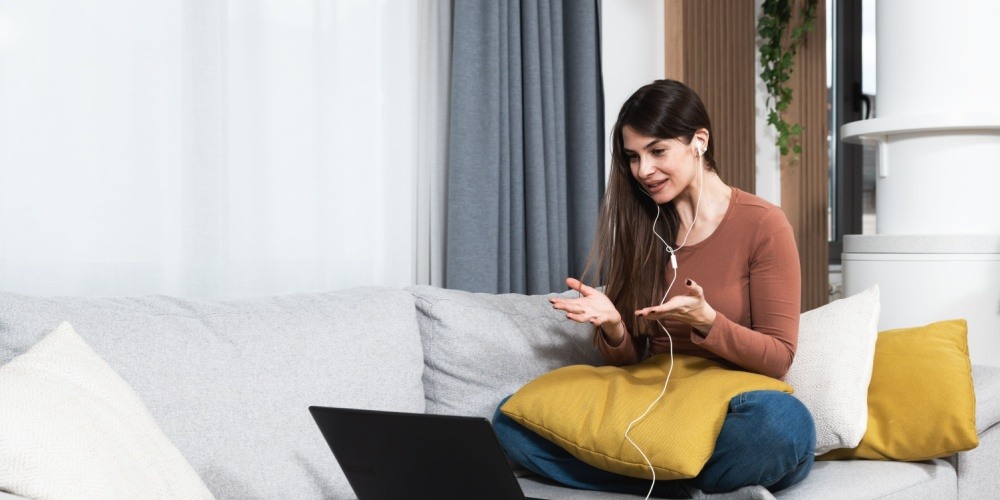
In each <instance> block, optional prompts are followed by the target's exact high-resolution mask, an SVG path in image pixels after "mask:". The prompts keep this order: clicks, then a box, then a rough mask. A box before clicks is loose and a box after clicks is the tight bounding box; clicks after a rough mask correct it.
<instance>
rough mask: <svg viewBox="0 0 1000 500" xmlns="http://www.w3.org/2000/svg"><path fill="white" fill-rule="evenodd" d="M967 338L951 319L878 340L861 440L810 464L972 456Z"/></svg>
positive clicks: (975, 439)
mask: <svg viewBox="0 0 1000 500" xmlns="http://www.w3.org/2000/svg"><path fill="white" fill-rule="evenodd" d="M967 332H968V327H967V325H966V322H965V320H964V319H956V320H950V321H941V322H938V323H932V324H930V325H927V326H922V327H917V328H901V329H898V330H887V331H884V332H881V333H879V335H878V340H877V342H876V344H875V366H874V369H873V370H872V381H871V384H870V385H869V386H868V428H867V430H866V431H865V436H864V437H863V438H862V439H861V444H859V445H858V447H857V448H852V449H840V450H833V451H831V452H829V453H826V454H824V455H821V456H819V457H818V459H819V460H837V459H849V458H867V459H871V460H929V459H932V458H939V457H946V456H948V455H952V454H954V453H956V452H959V451H965V450H970V449H972V448H975V447H976V446H977V445H978V444H979V437H978V435H977V434H976V395H975V392H973V387H972V365H971V363H970V362H969V346H968V341H967Z"/></svg>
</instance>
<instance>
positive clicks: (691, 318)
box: [635, 279, 716, 334]
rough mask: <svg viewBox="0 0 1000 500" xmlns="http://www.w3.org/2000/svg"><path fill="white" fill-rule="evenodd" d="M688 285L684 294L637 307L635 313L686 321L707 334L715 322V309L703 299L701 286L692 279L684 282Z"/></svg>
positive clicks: (657, 318) (654, 317)
mask: <svg viewBox="0 0 1000 500" xmlns="http://www.w3.org/2000/svg"><path fill="white" fill-rule="evenodd" d="M684 284H685V285H687V287H688V292H687V293H686V294H684V295H677V296H675V297H673V298H671V299H670V300H668V301H666V302H664V303H663V304H660V305H658V306H651V307H646V308H644V309H639V310H638V311H636V312H635V315H636V316H638V317H640V318H643V319H647V320H650V321H658V320H661V319H668V320H672V321H680V322H683V323H687V324H689V325H691V326H693V327H695V328H696V329H698V331H700V332H702V334H707V333H708V331H709V330H711V329H712V325H713V324H714V323H715V316H716V314H715V309H712V306H710V305H708V302H706V301H705V294H704V291H703V290H702V289H701V286H700V285H698V284H697V283H695V282H694V281H692V280H690V279H689V280H687V281H685V283H684Z"/></svg>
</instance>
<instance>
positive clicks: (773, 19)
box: [757, 0, 818, 158]
mask: <svg viewBox="0 0 1000 500" xmlns="http://www.w3.org/2000/svg"><path fill="white" fill-rule="evenodd" d="M792 1H793V0H764V5H763V8H762V9H761V15H760V19H758V20H757V34H758V35H760V38H761V40H762V42H763V43H761V46H760V64H761V68H762V69H761V73H760V77H761V79H762V80H763V81H764V85H765V86H766V87H767V93H768V97H767V107H768V113H767V123H768V124H769V125H771V126H773V127H774V130H775V131H776V132H777V133H778V138H777V139H776V140H775V144H776V145H777V146H778V150H779V151H781V156H787V155H788V152H789V150H791V151H794V152H795V157H796V158H798V155H799V154H800V153H801V152H802V146H801V145H799V144H798V141H797V140H796V139H797V138H798V136H800V135H802V125H799V124H794V125H792V124H789V123H788V122H786V121H785V120H784V119H782V118H781V113H782V112H783V111H785V110H786V109H788V105H789V104H791V103H792V89H791V88H789V87H786V86H785V82H787V81H788V80H789V79H791V77H792V70H793V69H794V68H793V66H794V60H795V52H796V51H797V50H798V48H799V47H800V46H801V45H802V42H803V41H804V39H805V37H806V35H807V34H809V33H810V32H811V31H812V30H813V21H815V19H816V6H817V4H818V0H805V1H804V2H803V5H802V10H801V14H800V17H801V18H802V21H801V24H799V25H798V26H795V27H793V28H792V29H791V32H789V25H790V24H791V21H792Z"/></svg>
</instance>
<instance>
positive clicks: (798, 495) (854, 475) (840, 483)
mask: <svg viewBox="0 0 1000 500" xmlns="http://www.w3.org/2000/svg"><path fill="white" fill-rule="evenodd" d="M957 481H958V480H957V478H956V476H955V468H954V467H953V466H952V465H951V463H949V462H948V461H947V460H944V459H936V460H931V461H927V462H891V461H882V460H847V461H832V462H816V463H815V464H813V468H812V472H810V473H809V477H807V478H806V479H805V480H804V481H802V482H801V483H799V484H796V485H794V486H791V487H789V488H787V489H785V490H782V491H779V492H777V493H775V495H774V496H775V497H776V498H779V499H789V500H792V499H794V500H825V499H829V500H841V499H844V498H850V499H854V500H865V499H875V498H878V499H897V500H909V499H913V498H933V499H935V500H944V499H949V498H957V497H958V482H957Z"/></svg>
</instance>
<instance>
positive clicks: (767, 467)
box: [694, 391, 816, 492]
mask: <svg viewBox="0 0 1000 500" xmlns="http://www.w3.org/2000/svg"><path fill="white" fill-rule="evenodd" d="M815 445H816V429H815V424H814V423H813V419H812V415H810V414H809V410H808V409H806V407H805V405H803V404H802V403H801V402H800V401H799V400H798V399H795V398H794V397H793V396H791V395H789V394H786V393H783V392H779V391H751V392H746V393H743V394H740V395H737V396H736V397H734V398H733V399H732V400H731V401H730V404H729V413H728V414H727V415H726V419H725V421H724V422H723V426H722V431H721V432H720V433H719V438H718V440H717V441H716V447H715V451H714V452H713V453H712V456H711V457H710V458H709V460H708V463H706V464H705V467H704V469H702V472H701V473H700V474H699V475H698V476H697V477H696V478H695V479H694V484H695V485H696V486H698V487H699V488H701V489H702V490H703V491H705V492H721V491H731V490H735V489H737V488H741V487H743V486H749V485H754V484H756V485H762V486H765V487H769V488H772V489H774V490H775V491H777V490H778V489H782V488H786V487H788V486H791V485H792V484H795V483H796V482H798V481H801V480H802V479H803V478H805V476H806V475H807V474H808V473H809V470H810V469H811V467H812V461H813V451H814V449H815Z"/></svg>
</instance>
